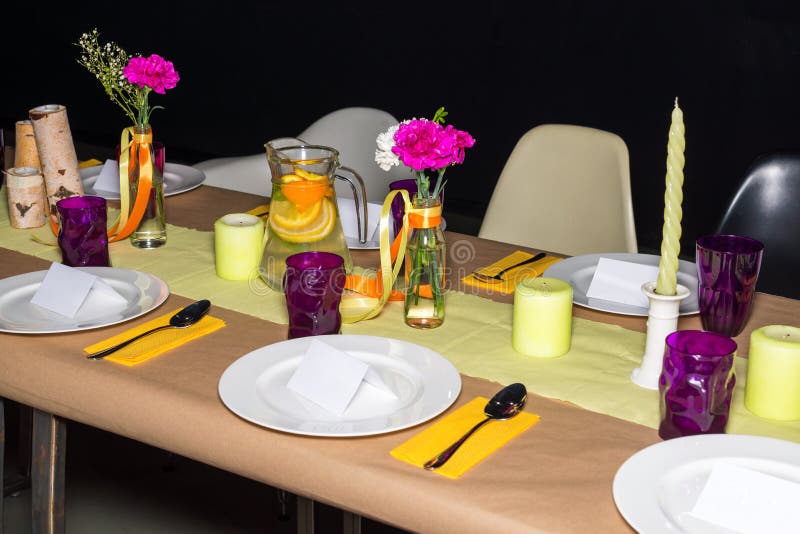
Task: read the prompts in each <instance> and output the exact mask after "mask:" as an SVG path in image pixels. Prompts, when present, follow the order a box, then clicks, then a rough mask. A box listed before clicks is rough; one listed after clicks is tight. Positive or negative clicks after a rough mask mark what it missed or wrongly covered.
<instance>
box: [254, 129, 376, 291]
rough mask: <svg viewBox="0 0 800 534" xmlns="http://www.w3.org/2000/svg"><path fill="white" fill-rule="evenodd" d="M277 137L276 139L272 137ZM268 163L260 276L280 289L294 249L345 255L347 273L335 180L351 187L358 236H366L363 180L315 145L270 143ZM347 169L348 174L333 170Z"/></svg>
mask: <svg viewBox="0 0 800 534" xmlns="http://www.w3.org/2000/svg"><path fill="white" fill-rule="evenodd" d="M276 141H277V140H276ZM264 146H265V148H266V150H267V162H268V163H269V170H270V173H271V174H272V195H271V196H270V204H269V225H268V228H267V233H268V235H267V243H266V245H265V246H264V254H263V256H262V258H261V265H260V267H259V269H258V271H259V274H260V275H261V278H263V279H264V281H265V282H266V283H267V285H269V286H270V287H271V288H272V289H274V290H276V291H282V289H283V274H284V272H285V271H286V258H287V257H289V256H291V255H292V254H296V253H298V252H308V251H321V252H333V253H334V254H338V255H339V256H341V257H342V258H344V265H345V270H346V272H348V273H349V272H350V271H351V270H352V268H353V261H352V259H351V258H350V251H349V250H348V248H347V242H346V241H345V237H344V231H343V230H342V223H341V221H340V220H339V209H338V206H337V204H336V193H335V191H334V183H333V180H334V179H340V180H345V181H346V182H348V183H349V184H350V187H351V188H352V189H353V201H354V202H355V205H356V206H355V207H356V219H357V220H358V235H359V240H360V241H361V242H362V243H366V241H367V235H366V234H367V210H366V209H365V208H366V198H367V195H366V190H365V188H364V181H363V180H362V179H361V177H360V176H359V175H358V174H357V173H356V172H355V171H353V170H352V169H349V168H346V167H341V166H340V165H339V152H338V151H337V150H335V149H333V148H330V147H326V146H318V145H304V144H296V145H294V146H285V145H283V143H280V144H279V143H276V142H273V141H271V142H269V143H267V144H266V145H264ZM340 169H342V170H347V171H348V174H352V175H353V177H354V178H355V182H357V183H354V181H353V180H352V179H350V178H349V177H348V176H343V175H341V174H337V171H338V170H340Z"/></svg>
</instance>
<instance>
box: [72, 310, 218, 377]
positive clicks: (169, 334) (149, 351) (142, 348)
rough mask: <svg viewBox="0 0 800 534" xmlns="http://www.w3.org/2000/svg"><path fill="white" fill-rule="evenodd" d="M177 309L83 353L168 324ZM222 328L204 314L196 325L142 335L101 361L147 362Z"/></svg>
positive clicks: (91, 346)
mask: <svg viewBox="0 0 800 534" xmlns="http://www.w3.org/2000/svg"><path fill="white" fill-rule="evenodd" d="M180 310H181V308H178V309H175V310H172V311H171V312H169V313H165V314H164V315H162V316H160V317H156V318H155V319H153V320H152V321H148V322H146V323H144V324H142V325H139V326H137V327H135V328H131V329H130V330H126V331H125V332H122V333H121V334H117V335H116V336H113V337H110V338H108V339H105V340H103V341H100V342H98V343H95V344H94V345H90V346H88V347H86V348H85V349H83V350H84V352H86V354H92V353H94V352H99V351H101V350H103V349H105V348H108V347H112V346H114V345H116V344H117V343H121V342H123V341H125V340H126V339H130V338H132V337H134V336H136V335H139V334H141V333H142V332H145V331H147V330H150V329H152V328H156V327H158V326H162V325H166V324H169V319H170V317H172V316H173V315H175V314H176V313H177V312H179V311H180ZM223 326H225V321H223V320H222V319H217V318H216V317H211V316H210V315H206V316H205V317H203V318H202V319H200V320H199V321H198V322H197V323H196V324H193V325H192V326H189V327H187V328H166V329H164V330H161V331H160V332H155V333H154V334H150V335H148V336H145V337H143V338H142V339H139V340H137V341H134V342H133V343H131V344H130V345H128V346H127V347H123V348H121V349H119V350H118V351H117V352H114V353H112V354H109V355H108V356H106V357H105V358H104V359H105V360H111V361H114V362H117V363H121V364H122V365H128V366H132V365H138V364H140V363H142V362H144V361H147V360H149V359H150V358H154V357H156V356H158V355H159V354H161V353H162V352H166V351H168V350H170V349H173V348H175V347H177V346H179V345H183V344H184V343H186V342H188V341H191V340H193V339H197V338H198V337H202V336H204V335H206V334H210V333H211V332H214V331H215V330H219V329H220V328H222V327H223Z"/></svg>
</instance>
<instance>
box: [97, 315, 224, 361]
mask: <svg viewBox="0 0 800 534" xmlns="http://www.w3.org/2000/svg"><path fill="white" fill-rule="evenodd" d="M210 307H211V302H210V301H208V300H198V301H197V302H195V303H193V304H189V305H188V306H186V307H185V308H184V309H182V310H181V311H179V312H178V313H176V314H175V315H173V316H172V317H170V318H169V324H165V325H163V326H159V327H157V328H153V329H151V330H148V331H147V332H142V333H141V334H139V335H138V336H135V337H132V338H130V339H128V340H126V341H123V342H122V343H119V344H117V345H114V346H113V347H109V348H107V349H105V350H101V351H100V352H95V353H94V354H89V355H88V356H87V358H89V359H90V360H98V359H100V358H104V357H105V356H108V355H109V354H111V353H112V352H115V351H117V350H119V349H121V348H122V347H127V346H128V345H130V344H131V343H133V342H134V341H136V340H137V339H141V338H143V337H144V336H147V335H149V334H152V333H153V332H158V331H159V330H164V329H167V328H186V327H188V326H192V325H193V324H194V323H196V322H197V321H199V320H200V319H202V318H203V316H204V315H205V314H206V313H208V309H209V308H210Z"/></svg>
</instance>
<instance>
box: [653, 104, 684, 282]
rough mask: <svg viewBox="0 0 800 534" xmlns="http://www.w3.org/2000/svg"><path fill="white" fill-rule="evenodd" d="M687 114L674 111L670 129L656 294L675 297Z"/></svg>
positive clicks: (677, 108) (676, 106) (676, 108)
mask: <svg viewBox="0 0 800 534" xmlns="http://www.w3.org/2000/svg"><path fill="white" fill-rule="evenodd" d="M684 132H685V128H684V126H683V111H681V108H680V107H678V98H677V97H676V98H675V108H674V109H673V110H672V124H670V127H669V141H668V143H667V180H666V182H667V184H666V190H665V192H664V229H663V233H662V237H661V261H660V262H659V264H658V279H657V280H656V293H658V294H659V295H667V296H671V295H674V294H675V291H676V289H677V283H678V253H680V250H681V216H682V215H683V211H682V210H681V201H682V200H683V190H682V187H683V163H684V157H683V150H684V148H685V147H686V140H685V139H684Z"/></svg>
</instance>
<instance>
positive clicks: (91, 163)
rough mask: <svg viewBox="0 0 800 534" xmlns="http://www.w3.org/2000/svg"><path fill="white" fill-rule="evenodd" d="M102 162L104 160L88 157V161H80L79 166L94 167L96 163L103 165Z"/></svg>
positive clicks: (82, 167)
mask: <svg viewBox="0 0 800 534" xmlns="http://www.w3.org/2000/svg"><path fill="white" fill-rule="evenodd" d="M102 164H103V162H102V161H100V160H99V159H94V158H92V159H87V160H86V161H81V162H80V163H78V167H79V168H81V169H84V168H86V167H94V166H95V165H102Z"/></svg>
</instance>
